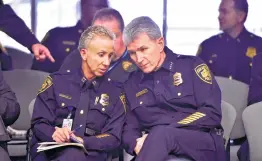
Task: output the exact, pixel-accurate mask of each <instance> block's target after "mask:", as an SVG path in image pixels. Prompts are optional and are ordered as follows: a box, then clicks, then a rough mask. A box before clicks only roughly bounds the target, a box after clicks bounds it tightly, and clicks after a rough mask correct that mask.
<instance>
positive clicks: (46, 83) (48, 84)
mask: <svg viewBox="0 0 262 161" xmlns="http://www.w3.org/2000/svg"><path fill="white" fill-rule="evenodd" d="M52 85H53V82H52V78H51V77H50V76H48V77H47V78H46V79H45V81H44V83H43V84H42V86H41V88H40V89H39V91H38V93H37V94H40V93H42V92H44V91H45V90H47V89H48V88H49V87H51V86H52Z"/></svg>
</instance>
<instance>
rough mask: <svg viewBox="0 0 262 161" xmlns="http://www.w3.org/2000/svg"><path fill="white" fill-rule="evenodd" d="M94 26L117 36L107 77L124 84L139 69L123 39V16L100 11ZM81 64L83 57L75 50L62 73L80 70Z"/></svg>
mask: <svg viewBox="0 0 262 161" xmlns="http://www.w3.org/2000/svg"><path fill="white" fill-rule="evenodd" d="M92 25H102V26H105V27H106V28H107V29H109V30H111V31H112V32H114V34H115V35H116V41H115V57H114V58H113V60H112V63H111V65H110V68H109V71H108V72H107V73H106V77H108V79H110V80H114V81H116V82H118V83H120V84H123V83H124V82H126V80H127V79H128V77H129V74H130V73H131V72H132V71H134V70H136V69H137V67H136V66H135V65H134V64H133V63H132V62H131V59H130V57H129V55H128V54H127V51H126V46H125V44H124V42H123V39H122V34H123V30H124V26H125V25H124V20H123V18H122V16H121V14H120V13H119V12H118V11H117V10H115V9H113V8H104V9H101V10H98V11H97V12H96V14H95V16H94V19H93V22H92ZM80 64H81V57H80V54H79V51H78V50H75V51H74V52H72V53H70V55H69V56H67V57H66V59H65V60H64V62H63V64H62V66H61V68H60V71H67V70H75V69H77V68H79V66H80Z"/></svg>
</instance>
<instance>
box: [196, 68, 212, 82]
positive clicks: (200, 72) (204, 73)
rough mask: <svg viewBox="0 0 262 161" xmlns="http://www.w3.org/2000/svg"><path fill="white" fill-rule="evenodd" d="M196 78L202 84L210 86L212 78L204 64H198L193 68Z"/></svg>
mask: <svg viewBox="0 0 262 161" xmlns="http://www.w3.org/2000/svg"><path fill="white" fill-rule="evenodd" d="M195 72H196V74H197V76H198V77H199V78H200V79H201V80H202V81H204V82H206V83H208V84H212V76H211V73H210V70H209V68H208V66H207V65H206V64H200V65H198V66H197V67H196V68H195Z"/></svg>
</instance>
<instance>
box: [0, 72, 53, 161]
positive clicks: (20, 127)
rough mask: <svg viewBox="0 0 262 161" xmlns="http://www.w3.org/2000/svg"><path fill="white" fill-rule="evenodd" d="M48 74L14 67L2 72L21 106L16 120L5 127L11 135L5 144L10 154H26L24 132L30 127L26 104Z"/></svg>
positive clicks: (33, 96)
mask: <svg viewBox="0 0 262 161" xmlns="http://www.w3.org/2000/svg"><path fill="white" fill-rule="evenodd" d="M48 75H49V73H45V72H41V71H34V70H26V69H15V70H12V71H4V72H3V76H4V79H5V81H6V82H7V84H8V85H9V86H10V88H11V89H12V90H13V91H14V92H15V93H16V97H17V99H18V102H19V104H20V108H21V113H20V116H19V118H18V119H17V121H16V122H15V123H14V124H13V125H12V126H10V127H8V128H7V130H8V132H9V133H10V134H11V136H12V140H11V141H10V142H9V143H8V146H7V147H8V151H9V154H10V156H26V145H27V139H26V133H27V130H28V129H29V128H30V121H31V120H30V118H31V117H30V115H29V112H28V105H29V103H30V102H31V101H32V99H34V98H35V97H36V95H37V91H38V90H39V89H40V87H41V85H42V84H43V82H44V80H45V78H46V77H47V76H48Z"/></svg>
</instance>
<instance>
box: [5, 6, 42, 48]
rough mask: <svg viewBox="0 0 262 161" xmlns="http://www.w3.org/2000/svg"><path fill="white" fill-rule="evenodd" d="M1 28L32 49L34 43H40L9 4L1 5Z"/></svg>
mask: <svg viewBox="0 0 262 161" xmlns="http://www.w3.org/2000/svg"><path fill="white" fill-rule="evenodd" d="M0 30H1V31H3V32H5V33H6V34H7V35H9V36H10V37H12V38H13V39H14V40H16V41H17V42H19V43H20V44H22V45H23V46H25V47H27V48H28V49H29V50H30V51H31V48H32V45H34V44H37V43H39V41H38V40H37V38H36V37H35V35H34V34H33V33H32V32H31V31H30V29H29V28H28V27H27V26H26V24H25V23H24V21H23V20H22V19H21V18H19V17H18V16H17V15H16V13H15V12H14V11H13V9H12V8H11V7H10V6H9V5H3V6H1V7H0Z"/></svg>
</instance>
